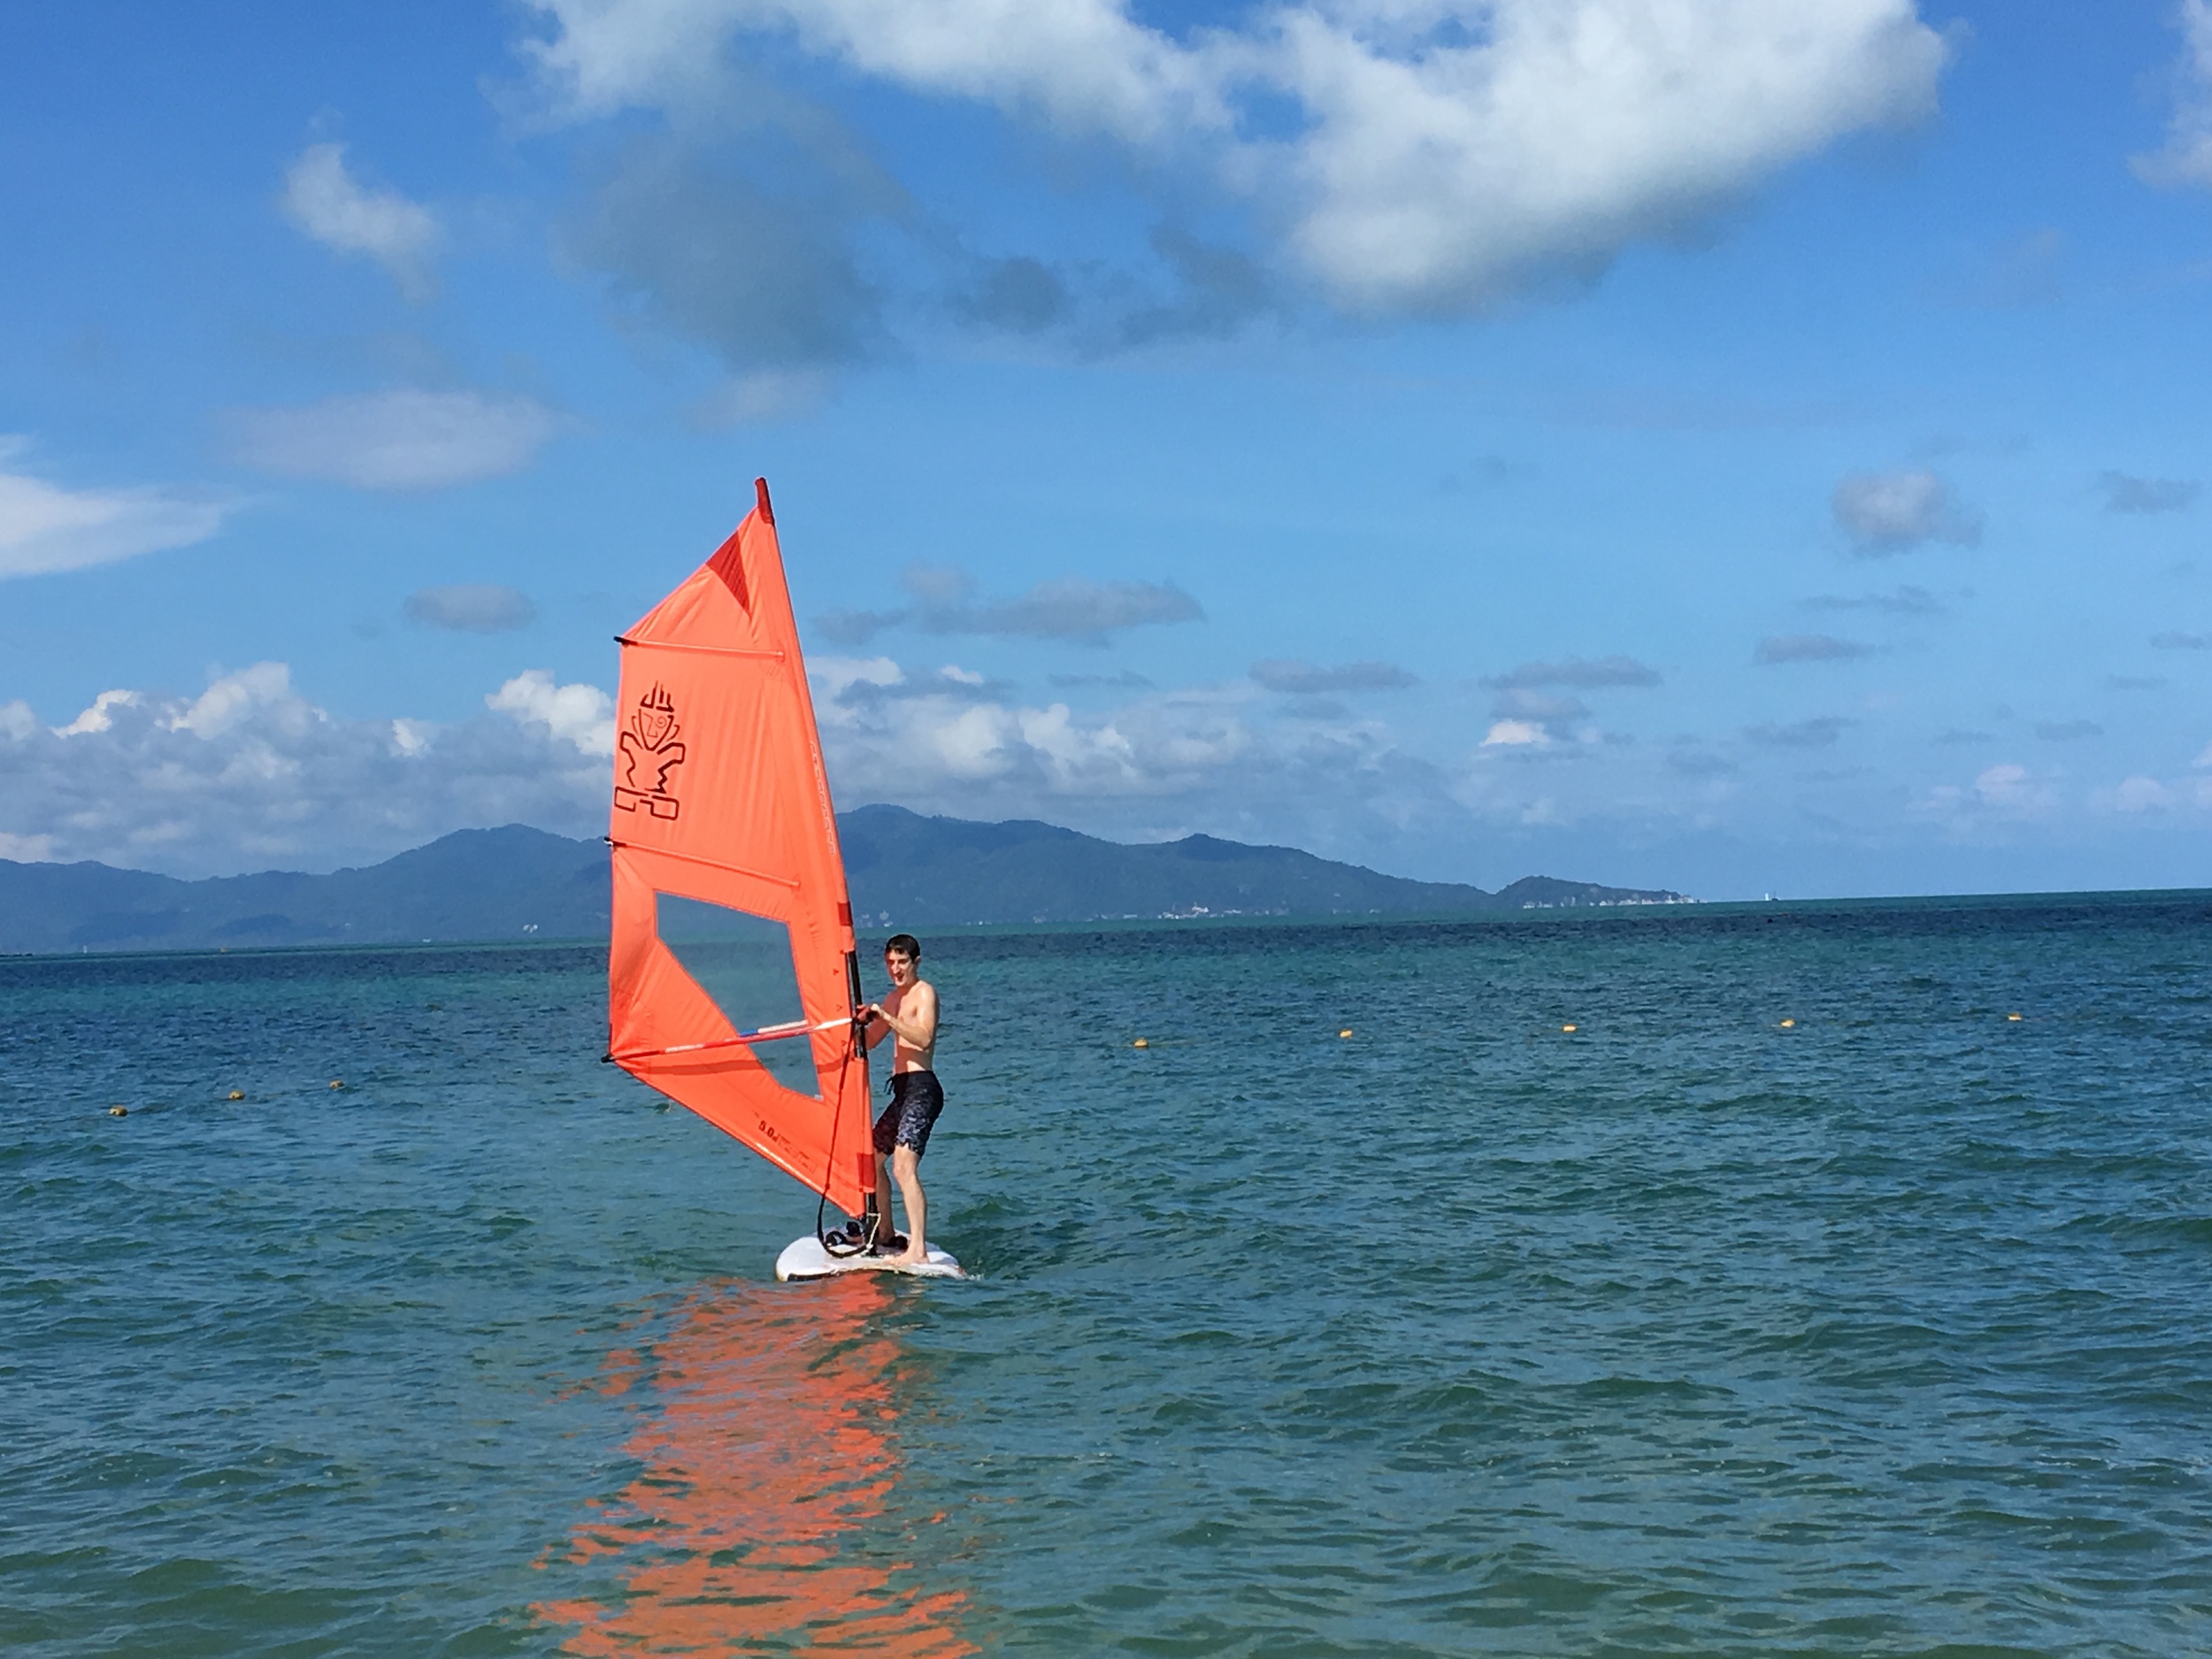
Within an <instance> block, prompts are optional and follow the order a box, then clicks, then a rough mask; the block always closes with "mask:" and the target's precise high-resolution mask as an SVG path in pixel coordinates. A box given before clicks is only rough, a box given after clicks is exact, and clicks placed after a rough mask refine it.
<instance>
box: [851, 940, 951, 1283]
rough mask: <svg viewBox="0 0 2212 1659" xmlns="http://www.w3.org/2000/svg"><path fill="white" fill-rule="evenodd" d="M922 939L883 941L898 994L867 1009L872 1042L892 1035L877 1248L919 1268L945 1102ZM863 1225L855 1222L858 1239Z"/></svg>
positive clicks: (880, 1148)
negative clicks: (927, 1157) (927, 1173)
mask: <svg viewBox="0 0 2212 1659" xmlns="http://www.w3.org/2000/svg"><path fill="white" fill-rule="evenodd" d="M921 966H922V947H921V941H918V940H917V939H916V938H915V937H914V935H913V934H911V933H894V934H893V935H892V936H891V938H890V939H889V940H888V941H886V943H885V945H884V947H883V968H884V972H886V973H887V974H888V975H889V976H890V979H891V994H890V995H888V996H887V997H885V998H884V999H883V1001H882V1002H871V1003H869V1004H868V1006H867V1008H866V1009H865V1010H864V1012H865V1013H866V1015H867V1018H868V1024H867V1037H868V1046H869V1047H870V1048H874V1047H875V1046H876V1045H877V1044H878V1043H879V1042H881V1041H883V1040H884V1039H885V1038H886V1037H890V1038H893V1039H895V1041H894V1043H893V1046H892V1050H891V1054H892V1059H891V1103H890V1104H889V1105H888V1106H887V1107H885V1108H884V1109H883V1116H882V1117H880V1118H877V1119H876V1132H875V1144H876V1213H877V1214H878V1215H879V1216H881V1217H883V1220H882V1224H881V1225H882V1227H883V1229H884V1232H883V1233H880V1234H879V1236H878V1238H877V1240H876V1242H875V1253H876V1254H877V1255H879V1256H890V1257H891V1258H892V1259H893V1262H894V1263H895V1265H897V1266H900V1267H919V1266H921V1265H922V1264H923V1263H926V1262H927V1261H928V1259H929V1242H928V1240H927V1238H926V1229H927V1227H928V1225H929V1204H928V1201H927V1200H926V1198H925V1197H924V1196H923V1194H922V1176H921V1166H922V1154H923V1153H924V1152H926V1151H927V1150H928V1148H929V1132H930V1130H931V1128H932V1127H933V1125H935V1124H936V1122H937V1114H938V1113H939V1112H941V1111H942V1110H944V1109H945V1091H944V1090H943V1089H942V1088H941V1087H938V1083H937V1073H936V1071H933V1069H932V1068H933V1066H934V1064H935V1063H936V1059H937V987H935V986H933V985H932V984H931V983H930V982H929V981H928V980H927V979H923V978H922V977H921ZM894 1178H895V1179H897V1181H898V1184H899V1197H900V1199H901V1200H902V1202H904V1204H905V1206H906V1227H907V1231H906V1233H905V1235H904V1236H903V1237H902V1236H901V1235H900V1234H898V1233H892V1232H890V1231H889V1228H890V1225H891V1182H892V1180H893V1179H894ZM857 1231H858V1229H857V1225H856V1226H855V1228H854V1229H853V1233H854V1234H855V1238H854V1241H855V1242H858V1241H859V1240H858V1238H857Z"/></svg>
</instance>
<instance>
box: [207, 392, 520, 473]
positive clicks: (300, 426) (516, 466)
mask: <svg viewBox="0 0 2212 1659" xmlns="http://www.w3.org/2000/svg"><path fill="white" fill-rule="evenodd" d="M235 419H236V422H237V426H238V444H237V455H238V458H239V459H240V460H241V461H242V462H244V463H245V464H246V465H249V466H257V467H260V468H261V469H263V470H264V471H265V472H277V473H280V474H282V475H284V476H285V477H288V478H311V479H319V480H323V481H325V482H327V483H333V484H348V485H351V486H352V487H353V488H356V489H380V490H429V489H446V488H451V487H452V486H454V485H457V484H472V483H474V482H476V481H477V480H480V479H487V478H500V477H503V476H504V475H506V474H507V473H510V472H520V471H521V470H522V469H523V468H524V467H526V466H527V465H530V463H531V461H532V460H534V458H535V457H536V456H537V452H538V450H539V449H541V448H542V447H543V446H544V445H545V444H546V443H547V442H549V440H551V439H552V438H553V437H554V436H555V435H556V434H557V433H558V432H559V431H560V429H561V420H560V418H559V417H558V416H557V415H556V414H555V413H554V412H553V411H551V410H549V409H548V408H546V407H545V405H544V404H542V403H537V402H535V401H534V400H533V399H531V398H527V397H517V396H509V397H492V396H486V395H485V394H483V393H481V392H417V391H396V392H371V393H366V394H363V395H361V396H352V397H333V398H328V399H326V400H325V401H324V402H322V403H311V404H308V405H306V406H305V407H303V408H297V409H257V410H249V411H243V412H242V413H241V414H239V415H238V416H237V417H236V418H235Z"/></svg>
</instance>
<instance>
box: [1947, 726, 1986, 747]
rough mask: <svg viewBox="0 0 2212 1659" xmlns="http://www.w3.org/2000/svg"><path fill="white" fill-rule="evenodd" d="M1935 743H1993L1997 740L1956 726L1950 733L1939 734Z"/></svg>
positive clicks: (1983, 733)
mask: <svg viewBox="0 0 2212 1659" xmlns="http://www.w3.org/2000/svg"><path fill="white" fill-rule="evenodd" d="M1935 741H1937V742H1939V743H1993V742H1994V741H1996V739H1995V738H1994V737H1993V736H1992V735H1991V734H1990V733H1987V732H1968V731H1963V730H1962V729H1960V728H1959V727H1957V726H1953V727H1951V728H1950V729H1949V730H1948V731H1946V732H1939V733H1936V737H1935Z"/></svg>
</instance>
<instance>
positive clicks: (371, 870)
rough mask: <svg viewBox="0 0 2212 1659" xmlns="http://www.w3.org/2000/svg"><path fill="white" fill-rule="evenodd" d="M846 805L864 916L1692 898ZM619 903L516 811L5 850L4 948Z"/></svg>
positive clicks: (1399, 909)
mask: <svg viewBox="0 0 2212 1659" xmlns="http://www.w3.org/2000/svg"><path fill="white" fill-rule="evenodd" d="M837 822H838V830H839V834H840V836H841V840H842V841H843V844H844V849H845V864H846V872H847V876H848V879H849V881H850V883H851V887H852V899H853V910H854V914H855V918H856V920H857V921H858V922H859V923H860V924H861V925H862V926H864V927H866V926H893V925H895V926H902V927H914V928H923V927H947V926H968V925H972V924H980V923H995V922H1000V923H1002V922H1092V921H1125V920H1160V919H1170V918H1205V917H1236V916H1271V917H1292V916H1310V917H1317V918H1321V917H1348V916H1372V917H1384V916H1401V917H1410V916H1431V917H1453V916H1495V915H1498V914H1501V913H1502V912H1506V911H1514V910H1540V909H1551V908H1563V907H1578V906H1587V905H1620V904H1679V903H1687V902H1692V901H1690V900H1687V899H1686V898H1685V897H1684V895H1681V894H1679V893H1670V892H1665V891H1654V890H1647V889H1643V888H1634V887H1601V886H1599V885H1597V884H1596V883H1594V882H1586V881H1561V880H1557V879H1554V878H1552V877H1549V876H1529V877H1525V878H1524V879H1521V880H1519V881H1516V882H1514V883H1513V884H1512V886H1510V887H1506V888H1505V889H1504V890H1503V891H1502V892H1498V893H1486V892H1485V891H1483V889H1481V888H1480V887H1464V886H1461V885H1458V884H1456V883H1453V882H1440V881H1409V880H1406V879H1402V878H1401V877H1397V876H1386V875H1382V874H1379V873H1378V872H1375V871H1372V870H1367V869H1363V868H1362V867H1361V866H1359V865H1357V864H1336V863H1333V862H1332V861H1330V860H1328V859H1325V858H1317V857H1316V856H1313V855H1312V854H1311V853H1305V852H1300V851H1298V850H1297V849H1294V848H1290V847H1248V846H1246V845H1244V844H1243V843H1242V842H1240V841H1219V840H1217V839H1215V838H1214V837H1213V836H1210V835H1187V836H1185V837H1184V838H1183V839H1182V840H1181V841H1164V842H1157V843H1153V844H1150V845H1143V846H1126V845H1123V844H1122V843H1120V842H1117V841H1100V840H1098V839H1097V838H1096V837H1094V836H1090V835H1083V834H1079V833H1077V832H1076V831H1074V830H1069V829H1060V828H1057V827H1056V826H1053V825H1050V824H1041V823H1037V822H1034V821H1033V820H1029V819H1018V820H1016V821H1014V822H1011V823H1004V824H977V823H970V822H968V821H966V820H964V819H961V818H924V817H922V816H921V815H920V814H918V813H915V812H910V811H908V810H905V809H904V808H903V807H895V806H867V807H861V808H858V809H856V810H853V811H850V812H846V813H843V814H841V815H840V817H839V818H838V820H837ZM607 914H608V874H607V854H606V849H605V848H604V847H603V846H602V845H601V844H600V843H599V842H598V841H572V840H570V839H569V838H568V837H566V836H565V835H553V834H549V833H546V832H545V831H543V830H535V829H528V828H526V827H524V826H521V825H509V826H507V827H505V828H504V829H490V830H460V831H457V832H456V833H453V834H450V835H446V836H442V837H440V838H439V839H438V840H436V841H432V842H431V843H430V844H429V845H428V846H426V847H418V848H416V849H414V850H413V851H411V852H404V853H401V854H399V855H398V856H396V857H393V858H388V859H386V860H385V861H384V862H383V863H382V864H371V865H368V866H366V867H365V868H361V869H350V870H336V871H333V872H331V873H329V874H328V875H303V874H298V873H292V872H277V871H272V872H265V873H263V874H260V875H250V876H218V877H212V878H210V879H205V880H200V881H183V880H179V879H176V878H174V877H172V876H160V875H153V874H150V873H149V872H145V871H139V870H117V869H114V868H112V867H111V866H110V865H107V864H90V863H87V864H16V863H12V862H11V861H8V860H4V859H0V951H4V952H8V953H12V954H14V953H23V952H57V951H71V952H74V951H83V950H205V949H219V948H224V947H229V948H240V947H253V946H272V945H319V944H401V943H416V942H426V941H439V942H447V941H451V942H459V941H500V940H519V939H595V938H601V937H603V936H604V935H605V933H606V931H607Z"/></svg>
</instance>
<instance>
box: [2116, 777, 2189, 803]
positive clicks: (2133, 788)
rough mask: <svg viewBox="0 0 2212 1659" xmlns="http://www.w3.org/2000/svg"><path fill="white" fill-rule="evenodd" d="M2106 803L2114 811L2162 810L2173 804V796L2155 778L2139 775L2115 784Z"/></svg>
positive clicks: (2170, 791) (2171, 792)
mask: <svg viewBox="0 0 2212 1659" xmlns="http://www.w3.org/2000/svg"><path fill="white" fill-rule="evenodd" d="M2107 804H2108V805H2109V806H2110V807H2111V809H2112V810H2114V811H2115V812H2163V811H2166V810H2170V808H2171V807H2172V806H2173V805H2174V804H2175V797H2174V792H2173V791H2172V790H2171V789H2169V788H2168V787H2166V786H2165V785H2164V784H2162V783H2161V782H2159V781H2158V780H2157V779H2155V778H2147V777H2143V776H2140V775H2139V776H2136V777H2133V778H2129V779H2125V780H2123V781H2122V782H2120V783H2119V784H2118V785H2116V787H2114V788H2113V790H2112V791H2111V793H2110V795H2109V796H2108V801H2107Z"/></svg>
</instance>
